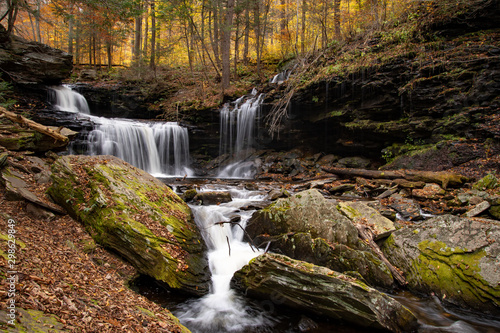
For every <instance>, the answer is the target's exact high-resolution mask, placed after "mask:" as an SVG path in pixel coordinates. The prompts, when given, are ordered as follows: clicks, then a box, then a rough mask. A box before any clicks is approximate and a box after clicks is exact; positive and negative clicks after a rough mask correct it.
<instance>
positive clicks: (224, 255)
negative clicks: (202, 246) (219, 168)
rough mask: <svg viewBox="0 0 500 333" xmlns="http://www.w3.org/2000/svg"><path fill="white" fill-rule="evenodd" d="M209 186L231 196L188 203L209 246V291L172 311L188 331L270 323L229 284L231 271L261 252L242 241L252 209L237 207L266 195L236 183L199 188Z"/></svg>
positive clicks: (236, 329) (237, 328) (231, 329)
mask: <svg viewBox="0 0 500 333" xmlns="http://www.w3.org/2000/svg"><path fill="white" fill-rule="evenodd" d="M208 190H209V191H228V192H229V193H231V197H232V201H231V202H228V203H223V204H220V205H210V206H198V205H192V206H191V209H192V211H193V214H194V217H195V221H196V223H197V225H198V227H199V228H200V230H201V231H202V235H203V238H204V239H205V241H206V243H207V246H208V260H209V267H210V271H211V273H212V286H211V290H210V294H208V295H206V296H205V297H202V298H201V299H196V300H191V301H188V302H186V303H183V304H181V305H179V306H178V307H177V310H176V311H174V314H175V315H176V316H177V317H178V318H179V319H180V320H181V322H182V323H183V324H184V325H186V326H187V327H189V329H190V330H191V331H193V332H200V333H201V332H204V333H206V332H242V331H245V330H249V329H251V328H253V329H257V328H259V329H262V328H263V327H266V326H270V325H271V324H272V322H273V321H272V320H271V319H270V318H269V317H267V316H266V313H265V312H262V311H259V310H258V309H257V308H255V307H252V306H250V305H249V304H248V303H247V302H246V300H245V299H244V298H243V297H241V296H239V295H237V294H236V293H235V292H234V290H232V289H231V288H230V286H229V285H230V281H231V278H232V276H233V274H234V272H236V271H237V270H238V269H240V268H241V267H243V266H244V265H246V264H247V263H248V262H249V261H250V260H251V259H252V258H254V257H256V256H258V255H259V254H261V253H262V251H261V250H258V249H255V248H253V247H251V246H250V245H249V244H248V243H245V242H243V236H244V232H243V229H244V228H245V226H246V223H247V221H248V219H249V218H250V217H251V216H252V213H253V212H254V210H245V211H242V210H240V208H241V207H243V206H246V205H248V204H250V203H255V202H259V201H262V200H264V199H265V197H266V195H264V194H263V193H260V192H256V191H248V190H245V189H243V188H236V187H233V188H228V187H224V186H215V187H203V188H201V191H208ZM235 216H239V219H240V220H239V222H238V223H237V224H235V223H230V221H231V219H232V218H234V217H235ZM221 222H222V223H221Z"/></svg>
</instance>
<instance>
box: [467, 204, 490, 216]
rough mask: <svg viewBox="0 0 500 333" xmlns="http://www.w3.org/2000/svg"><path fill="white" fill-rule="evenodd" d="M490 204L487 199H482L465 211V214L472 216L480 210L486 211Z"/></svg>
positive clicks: (480, 211) (479, 212)
mask: <svg viewBox="0 0 500 333" xmlns="http://www.w3.org/2000/svg"><path fill="white" fill-rule="evenodd" d="M490 207H491V205H490V203H489V202H488V201H483V202H481V203H479V204H477V205H476V206H475V207H474V208H472V209H471V210H469V211H468V212H467V213H465V216H467V217H473V216H477V215H479V214H481V213H482V212H484V211H486V210H487V209H488V208H490Z"/></svg>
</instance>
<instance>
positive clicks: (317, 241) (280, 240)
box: [246, 189, 393, 287]
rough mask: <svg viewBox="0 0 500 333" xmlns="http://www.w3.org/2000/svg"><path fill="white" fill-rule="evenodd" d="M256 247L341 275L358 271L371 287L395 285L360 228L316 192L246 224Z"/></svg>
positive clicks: (278, 203)
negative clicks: (267, 245) (264, 247)
mask: <svg viewBox="0 0 500 333" xmlns="http://www.w3.org/2000/svg"><path fill="white" fill-rule="evenodd" d="M246 230H247V233H248V235H249V236H250V237H251V238H252V239H253V241H254V243H255V244H256V245H260V244H262V245H264V244H265V243H267V242H271V244H270V247H269V248H270V250H271V251H274V252H280V253H284V254H286V255H289V256H291V257H293V258H295V259H299V260H305V261H308V262H311V263H313V264H316V265H324V266H326V267H328V268H331V269H335V270H338V271H340V272H347V271H357V272H359V273H360V274H361V275H362V276H363V278H364V279H365V280H366V281H367V282H368V283H370V284H372V285H379V286H383V287H389V286H391V285H392V283H393V278H392V275H391V273H390V271H389V269H388V268H387V266H386V265H385V264H384V263H383V262H381V261H380V260H379V259H378V257H377V256H376V255H374V254H373V252H372V250H371V249H370V248H369V247H368V246H367V245H366V244H365V243H363V242H361V241H360V240H359V237H358V230H357V229H356V227H355V225H354V224H353V223H352V222H351V221H350V220H349V219H348V218H347V217H345V216H343V215H342V214H341V213H340V212H339V211H338V210H337V207H336V204H335V203H334V202H332V201H329V200H327V199H325V198H324V197H323V195H322V194H321V193H320V192H319V191H318V190H315V189H312V190H307V191H303V192H299V193H297V194H295V195H293V196H291V197H290V198H283V199H279V200H277V201H276V202H274V203H273V204H271V205H270V206H268V207H266V208H264V209H262V210H260V211H257V212H256V213H255V214H254V215H253V216H252V218H251V219H250V221H249V223H248V225H247V228H246Z"/></svg>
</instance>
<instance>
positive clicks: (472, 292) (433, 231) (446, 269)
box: [382, 215, 500, 315]
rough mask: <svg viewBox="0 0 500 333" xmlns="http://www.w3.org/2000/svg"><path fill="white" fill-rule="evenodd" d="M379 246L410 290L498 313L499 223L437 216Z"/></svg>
mask: <svg viewBox="0 0 500 333" xmlns="http://www.w3.org/2000/svg"><path fill="white" fill-rule="evenodd" d="M382 250H383V252H384V253H385V255H386V257H387V258H388V260H389V261H390V262H391V263H392V264H394V265H395V266H396V267H399V268H400V269H401V270H402V271H403V272H404V273H405V277H406V279H407V281H408V286H409V288H410V289H412V290H414V291H417V292H421V293H426V294H430V293H434V294H435V295H437V296H438V297H440V298H441V299H442V300H443V301H444V302H447V303H450V304H454V305H457V306H460V307H469V308H473V309H477V310H481V311H483V312H484V313H489V314H492V315H499V314H500V266H499V262H500V224H497V223H495V222H493V221H479V220H473V219H468V218H463V217H458V216H452V215H443V216H438V217H434V218H432V219H429V220H427V221H424V222H422V223H419V224H418V225H413V226H407V227H404V228H402V229H400V230H398V231H396V232H394V233H393V234H392V235H391V236H390V237H389V238H388V239H387V241H386V242H385V243H384V245H383V247H382Z"/></svg>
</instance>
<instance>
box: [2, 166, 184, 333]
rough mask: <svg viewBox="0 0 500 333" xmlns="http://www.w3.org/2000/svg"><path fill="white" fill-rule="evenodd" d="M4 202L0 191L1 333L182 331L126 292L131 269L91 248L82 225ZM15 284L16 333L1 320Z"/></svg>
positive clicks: (133, 271)
mask: <svg viewBox="0 0 500 333" xmlns="http://www.w3.org/2000/svg"><path fill="white" fill-rule="evenodd" d="M19 163H22V164H26V162H23V161H22V160H20V161H19ZM25 180H28V179H27V178H25ZM31 185H32V186H33V187H34V186H36V185H34V184H33V183H32V184H31ZM45 187H46V185H45V186H42V187H41V188H39V190H40V192H42V193H43V190H44V188H45ZM31 189H32V188H31ZM39 196H40V195H39ZM8 199H9V198H7V192H6V190H5V188H4V187H3V186H1V187H0V212H1V213H0V244H1V248H0V249H1V251H0V254H1V256H0V263H1V264H0V276H1V279H0V281H1V284H0V299H1V304H2V305H1V308H0V331H7V332H11V331H12V332H17V329H19V330H20V331H22V332H24V331H23V330H21V327H22V328H24V329H25V330H26V331H28V332H32V331H35V329H39V330H37V332H56V331H60V330H64V331H69V332H117V331H120V332H183V331H186V329H185V328H184V327H183V326H181V325H180V324H179V323H178V321H177V319H176V318H175V317H173V316H172V314H171V313H170V312H169V311H168V310H167V309H165V308H162V307H161V306H160V305H158V304H156V303H153V302H151V301H149V300H148V299H146V298H145V297H143V296H141V295H139V294H138V293H136V292H134V291H133V290H132V289H130V287H129V286H128V283H129V281H130V280H131V279H132V278H134V277H136V276H137V271H136V269H135V268H133V267H132V266H131V265H130V264H128V263H127V262H125V261H123V260H122V259H121V258H119V257H118V256H116V255H114V254H112V253H110V252H108V251H106V250H104V249H103V248H102V247H100V246H99V245H96V244H95V243H94V241H93V240H92V238H91V237H90V236H89V234H88V233H87V232H86V231H85V229H84V228H83V226H82V225H81V224H80V223H79V222H77V221H75V220H73V219H72V218H71V217H70V216H68V215H55V216H53V217H51V218H47V219H45V220H44V219H42V218H41V217H40V216H39V215H37V213H36V212H35V213H33V211H32V210H31V208H30V207H29V204H28V203H27V202H26V201H24V200H22V201H11V200H8ZM9 230H14V231H15V237H16V238H15V241H16V242H15V248H14V250H15V251H14V252H15V253H14V256H15V266H14V267H9V264H12V262H8V261H7V260H8V253H7V249H8V242H7V240H8V233H9V232H12V231H9ZM12 271H14V272H15V273H12ZM12 277H13V278H14V281H15V283H14V285H15V291H14V292H13V293H14V294H15V297H14V299H15V307H16V310H17V312H16V318H15V323H16V326H15V327H13V326H11V325H8V321H9V320H10V319H9V317H7V313H6V310H8V309H6V306H7V304H10V303H8V302H10V300H11V297H9V296H12V295H9V287H11V285H10V283H9V281H12V280H10V278H12ZM11 293H12V291H11ZM33 310H36V311H33ZM37 311H41V312H37ZM42 313H43V315H42ZM51 315H54V316H56V317H57V319H54V318H53V317H52V318H51Z"/></svg>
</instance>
